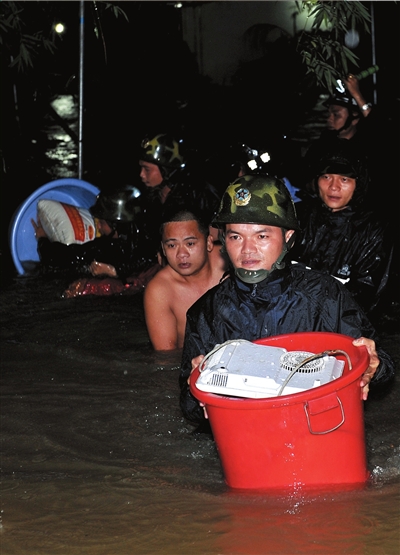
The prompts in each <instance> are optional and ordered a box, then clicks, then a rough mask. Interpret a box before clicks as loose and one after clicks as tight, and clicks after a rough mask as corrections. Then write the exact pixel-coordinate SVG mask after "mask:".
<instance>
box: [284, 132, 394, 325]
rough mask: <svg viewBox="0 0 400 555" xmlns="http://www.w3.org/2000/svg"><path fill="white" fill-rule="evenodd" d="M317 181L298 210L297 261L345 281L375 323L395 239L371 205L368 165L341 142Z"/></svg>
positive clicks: (317, 170) (322, 163) (318, 169)
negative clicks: (374, 318) (374, 317)
mask: <svg viewBox="0 0 400 555" xmlns="http://www.w3.org/2000/svg"><path fill="white" fill-rule="evenodd" d="M314 176H315V177H314V179H313V181H312V189H311V190H310V193H309V194H308V195H307V196H305V197H304V199H303V202H302V203H301V204H300V205H299V208H298V215H299V219H300V222H301V227H302V231H301V234H300V237H298V239H297V241H296V244H295V246H294V248H293V249H292V252H291V256H292V258H293V259H294V260H297V261H301V262H303V263H304V264H306V265H307V266H310V267H311V268H314V269H316V270H320V271H322V272H324V273H327V274H330V275H332V276H334V277H336V278H337V279H340V280H341V281H342V283H344V284H345V286H346V288H347V289H348V290H349V291H350V292H351V293H352V295H353V297H354V298H355V299H356V301H357V302H358V304H360V306H362V307H363V309H364V310H365V311H366V313H367V314H369V316H370V317H372V315H373V313H376V309H377V306H378V303H380V302H381V299H382V293H383V292H384V290H385V289H386V287H387V285H388V280H389V273H390V269H391V266H392V264H391V263H392V255H393V250H394V242H393V237H394V236H395V233H394V230H393V229H392V225H391V222H390V220H389V219H388V218H385V219H383V218H382V217H380V215H379V212H377V211H376V209H375V206H372V205H371V203H370V202H369V200H368V189H369V182H370V180H369V174H368V171H367V167H366V161H365V159H363V158H361V157H360V155H359V153H357V152H354V151H353V149H352V145H351V143H350V141H346V140H343V139H342V140H340V139H337V141H336V143H333V145H332V148H331V149H330V150H329V151H327V152H326V153H325V154H324V155H323V156H321V158H320V160H319V161H318V163H316V164H315V167H314Z"/></svg>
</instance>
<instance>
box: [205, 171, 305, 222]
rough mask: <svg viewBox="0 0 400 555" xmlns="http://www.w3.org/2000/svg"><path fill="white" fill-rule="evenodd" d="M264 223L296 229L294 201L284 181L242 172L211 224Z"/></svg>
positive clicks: (226, 194)
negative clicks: (242, 174)
mask: <svg viewBox="0 0 400 555" xmlns="http://www.w3.org/2000/svg"><path fill="white" fill-rule="evenodd" d="M230 223H236V224H265V225H272V226H276V227H281V228H283V229H294V230H299V229H300V226H299V222H298V220H297V216H296V210H295V207H294V203H293V200H292V198H291V196H290V193H289V191H288V190H287V188H286V186H285V184H284V183H283V181H281V180H280V179H278V178H276V177H272V176H270V175H267V174H258V175H244V176H243V177H239V178H238V179H236V180H235V181H234V182H233V183H232V184H231V185H229V186H228V188H227V189H226V191H225V193H224V194H223V196H222V199H221V204H220V207H219V210H218V213H217V214H216V216H215V218H214V220H213V221H212V224H211V225H212V226H213V227H221V225H223V224H230Z"/></svg>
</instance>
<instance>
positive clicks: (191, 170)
mask: <svg viewBox="0 0 400 555" xmlns="http://www.w3.org/2000/svg"><path fill="white" fill-rule="evenodd" d="M139 166H140V168H141V169H140V178H141V180H142V182H143V183H144V185H145V186H146V187H147V189H148V198H149V201H150V203H152V204H153V205H155V206H154V207H153V211H154V210H158V211H159V213H160V214H162V212H164V211H166V210H168V209H169V207H170V206H173V207H175V208H176V207H178V206H179V207H180V208H182V209H184V208H186V209H188V210H190V209H196V210H201V212H202V213H203V214H204V215H205V217H206V219H207V218H208V219H209V220H210V221H211V219H212V217H213V215H214V213H215V211H216V210H217V208H218V204H219V195H218V192H217V191H216V190H215V189H214V188H213V187H212V186H211V185H210V184H209V183H207V182H206V181H204V180H203V179H201V178H199V172H198V171H196V170H197V168H196V167H195V165H194V164H193V160H192V159H191V158H190V156H189V155H188V149H187V148H186V151H185V147H184V144H183V141H178V140H177V139H175V138H174V137H172V136H171V135H168V134H166V133H159V134H157V135H155V136H153V137H146V138H144V139H143V141H142V143H141V150H140V153H139ZM160 223H161V221H160Z"/></svg>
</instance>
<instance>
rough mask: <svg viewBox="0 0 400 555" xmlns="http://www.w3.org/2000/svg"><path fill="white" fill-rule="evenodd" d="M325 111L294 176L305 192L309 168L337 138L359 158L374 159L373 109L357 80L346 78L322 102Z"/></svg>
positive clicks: (375, 116) (376, 119) (374, 132)
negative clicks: (323, 121)
mask: <svg viewBox="0 0 400 555" xmlns="http://www.w3.org/2000/svg"><path fill="white" fill-rule="evenodd" d="M325 106H326V108H327V116H326V128H325V129H324V130H323V131H322V133H321V135H320V137H319V138H318V139H316V140H314V141H313V142H312V143H311V144H310V146H309V147H308V149H307V152H306V153H305V155H304V158H303V161H302V163H301V167H300V168H299V171H298V172H297V175H295V176H294V178H295V181H296V185H298V186H299V187H300V188H303V189H304V188H305V189H306V190H307V189H309V187H310V181H311V179H312V178H313V177H314V175H313V173H312V172H313V167H314V165H315V163H318V161H319V160H320V159H321V157H322V156H323V155H324V154H326V153H327V152H328V151H329V150H331V149H332V145H334V144H335V142H336V141H337V139H343V140H346V141H349V142H350V143H351V145H352V148H353V149H354V150H357V151H358V152H359V154H360V156H362V155H364V156H367V158H370V162H371V164H372V162H373V161H374V158H375V157H376V153H375V152H374V150H375V146H374V145H375V144H376V134H377V130H378V122H379V120H378V115H377V110H376V109H375V108H373V109H372V105H371V104H370V103H367V102H366V100H365V98H364V97H363V95H362V93H361V91H360V87H359V84H358V79H357V78H356V77H355V76H354V75H349V77H348V78H347V79H345V80H344V84H342V83H340V87H339V89H338V90H336V91H335V93H334V94H332V95H331V96H329V98H328V100H327V101H326V102H325Z"/></svg>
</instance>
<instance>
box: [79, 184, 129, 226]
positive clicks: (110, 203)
mask: <svg viewBox="0 0 400 555" xmlns="http://www.w3.org/2000/svg"><path fill="white" fill-rule="evenodd" d="M139 196H140V191H139V189H136V187H132V188H126V189H122V190H119V191H116V192H113V193H103V192H101V193H99V194H98V195H97V198H96V202H95V204H94V205H93V206H91V208H90V213H91V214H92V216H94V217H95V218H99V219H100V220H106V221H108V222H124V223H131V222H133V221H134V220H135V216H136V213H137V212H138V211H139V205H138V203H137V201H136V199H137V198H138V197H139Z"/></svg>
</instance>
